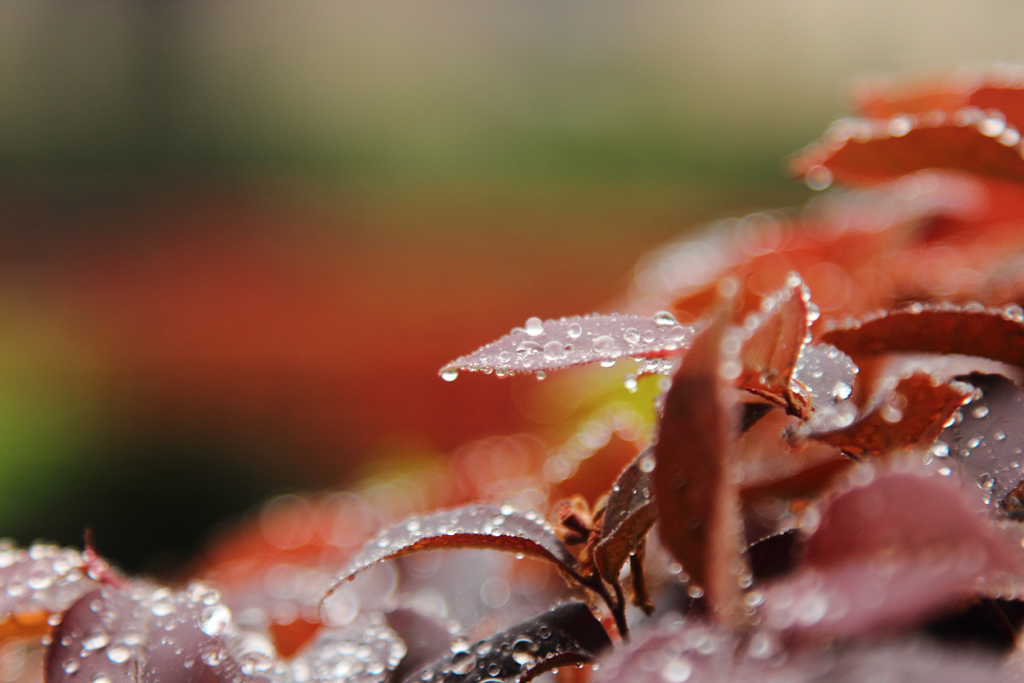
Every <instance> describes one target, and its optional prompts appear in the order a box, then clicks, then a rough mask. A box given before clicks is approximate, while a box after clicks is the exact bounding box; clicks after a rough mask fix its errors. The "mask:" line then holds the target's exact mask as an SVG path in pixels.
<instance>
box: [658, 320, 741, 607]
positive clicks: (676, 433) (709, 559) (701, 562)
mask: <svg viewBox="0 0 1024 683" xmlns="http://www.w3.org/2000/svg"><path fill="white" fill-rule="evenodd" d="M727 310H728V306H727V305H725V306H722V307H721V308H720V312H719V315H718V316H717V318H716V319H715V321H714V322H713V323H712V324H711V326H710V327H708V328H707V329H706V330H704V331H703V332H702V333H701V334H699V335H698V336H697V338H696V339H695V340H694V342H693V345H692V346H691V348H690V351H689V352H688V353H687V354H686V356H685V357H684V358H683V361H682V364H681V365H680V367H679V370H677V371H676V374H675V377H674V378H673V380H672V387H671V388H670V389H669V391H668V394H667V395H666V397H665V404H664V410H663V414H662V418H661V422H660V425H659V433H658V441H657V443H656V444H655V446H654V457H655V462H656V465H655V468H654V472H653V476H652V478H653V481H654V495H655V499H656V504H657V507H658V520H659V525H658V528H659V530H660V532H661V538H662V541H663V542H664V543H665V546H666V547H667V548H668V550H669V552H670V553H671V554H672V555H673V556H674V557H675V558H676V559H677V560H678V561H679V563H680V564H682V565H683V569H684V571H686V573H687V574H689V576H690V577H691V578H692V579H693V581H694V583H696V584H697V585H698V586H700V587H701V588H702V589H703V590H704V596H705V600H706V602H707V604H708V605H709V607H710V608H711V616H712V617H713V618H715V619H717V620H720V621H723V622H725V623H732V622H735V621H737V620H738V619H740V618H741V614H742V612H743V609H744V608H743V607H742V604H741V596H740V590H739V578H738V576H737V568H738V567H740V566H741V565H742V561H741V559H740V544H741V528H740V520H739V515H738V510H739V501H738V496H739V493H738V490H737V483H736V480H735V476H734V474H735V473H734V472H733V469H734V467H735V462H734V460H735V454H734V453H733V452H732V449H733V448H734V440H735V438H736V436H737V434H738V431H739V415H738V410H737V404H736V398H735V395H734V393H733V392H731V391H730V389H731V388H732V386H733V383H734V382H735V380H736V379H737V378H738V377H739V374H740V363H739V350H740V344H739V336H738V330H736V329H735V328H731V327H730V326H729V325H728V314H727Z"/></svg>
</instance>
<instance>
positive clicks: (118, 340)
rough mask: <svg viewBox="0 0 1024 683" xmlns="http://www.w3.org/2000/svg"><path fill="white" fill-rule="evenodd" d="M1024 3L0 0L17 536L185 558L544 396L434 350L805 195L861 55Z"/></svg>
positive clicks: (1, 464)
mask: <svg viewBox="0 0 1024 683" xmlns="http://www.w3.org/2000/svg"><path fill="white" fill-rule="evenodd" d="M1021 25H1024V7H1022V6H1019V5H1018V4H1016V3H1011V2H998V1H995V0H990V1H988V2H975V3H962V2H959V3H954V2H950V1H949V0H940V1H939V2H934V3H930V4H928V5H924V4H922V3H892V2H888V1H882V0H868V1H860V2H838V3H823V2H815V1H811V0H801V1H797V0H788V1H779V2H770V3H767V2H763V1H762V0H756V1H755V0H748V1H729V2H717V1H716V2H712V1H711V0H691V1H681V0H672V1H667V0H665V1H661V0H655V1H652V0H639V1H637V2H630V3H622V2H611V1H608V0H588V1H587V2H566V1H560V0H516V1H514V2H509V1H501V2H498V1H497V0H451V1H443V2H442V1H440V0H421V1H418V2H412V1H409V2H405V1H396V0H373V1H372V2H370V1H367V2H352V3H349V2H334V1H328V0H313V1H311V2H300V3H282V2H266V1H250V2H240V1H236V0H204V1H202V2H173V1H165V2H160V1H153V2H123V1H121V2H114V1H104V0H97V1H93V2H81V3H69V2H58V1H52V0H25V1H8V0H3V2H0V535H11V536H14V537H16V538H17V539H18V540H19V541H20V542H22V543H25V542H28V541H31V540H32V539H33V538H36V537H45V538H48V539H55V540H58V541H60V542H62V543H68V544H74V545H80V543H81V537H82V531H83V529H84V527H85V526H87V525H92V526H93V527H94V528H95V530H96V537H97V542H98V544H99V547H100V550H101V551H102V552H104V553H105V554H107V555H108V556H110V557H112V558H113V559H114V560H116V561H118V562H121V563H123V564H124V565H125V566H126V567H128V568H130V569H133V570H137V569H146V570H149V571H153V572H157V573H170V572H173V571H174V570H175V569H176V568H177V567H179V566H180V564H181V562H183V561H184V560H185V559H187V558H188V557H189V556H190V555H191V554H193V553H194V552H195V551H196V548H197V547H198V544H200V543H201V541H202V539H203V538H204V537H205V535H206V533H207V532H208V530H209V529H210V527H211V525H213V524H215V523H217V522H218V521H219V520H223V519H227V518H230V516H231V515H236V514H239V513H241V512H243V511H245V510H246V509H247V508H248V507H249V506H251V505H253V504H254V503H256V502H258V501H260V500H262V499H263V498H265V497H266V496H268V495H270V494H272V493H275V492H281V491H288V490H309V489H318V488H326V487H332V486H337V485H342V484H343V483H345V482H347V481H351V480H352V479H353V477H355V476H357V474H358V473H360V472H366V471H367V470H368V469H372V468H373V467H375V466H379V463H381V462H384V461H387V460H388V459H390V458H393V457H399V458H409V457H414V456H417V455H427V456H429V455H431V454H435V455H436V454H443V453H445V452H447V451H449V450H450V449H452V448H454V447H456V446H458V445H459V444H461V443H464V442H466V441H468V440H470V439H473V438H478V437H481V436H484V435H487V434H496V433H508V432H511V431H515V430H520V429H529V428H531V427H532V426H534V425H535V423H536V419H537V416H536V415H532V414H530V411H528V410H527V411H524V410H523V409H522V406H523V405H524V402H523V398H522V396H523V393H524V392H527V391H529V389H528V388H526V387H525V386H524V385H523V384H522V383H517V382H497V381H495V380H494V379H493V378H485V377H468V378H464V379H463V378H460V380H459V381H458V382H456V383H454V384H451V385H449V384H446V383H443V382H441V381H440V380H439V379H438V378H437V377H436V370H437V368H439V367H440V366H441V365H442V364H443V363H444V362H446V361H447V360H450V359H451V358H453V357H455V356H457V355H461V354H463V353H466V352H468V351H470V350H472V349H474V348H476V347H477V346H479V345H480V344H482V343H485V342H487V341H490V340H492V339H494V338H496V337H497V336H499V335H501V334H502V333H504V332H506V331H507V330H508V329H509V328H511V327H512V326H514V325H518V324H522V322H523V320H525V318H526V317H528V316H531V315H539V316H541V317H552V316H560V315H569V314H574V313H582V312H588V311H591V310H607V309H608V307H609V306H610V305H612V303H611V302H614V301H615V299H616V297H618V296H620V295H621V294H622V293H623V292H624V290H625V287H626V284H627V283H628V281H629V277H630V272H631V267H632V265H633V264H634V263H635V262H636V260H637V259H638V258H639V257H640V256H641V255H642V254H643V253H645V252H646V251H647V250H649V249H651V248H652V247H654V246H656V245H657V244H658V243H660V242H662V241H664V240H666V239H668V238H670V237H672V236H674V235H675V234H677V233H679V232H681V231H683V230H685V229H686V228H688V227H689V226H692V225H694V224H696V223H699V222H701V221H704V220H707V219H709V218H712V217H716V216H721V215H724V214H738V213H742V212H745V211H749V210H754V209H760V208H766V207H775V206H787V205H798V204H800V203H801V202H803V201H804V200H805V198H806V196H807V194H808V191H807V190H805V189H804V188H803V187H802V185H800V184H799V183H796V182H794V181H792V180H790V179H788V178H786V177H785V174H784V172H783V160H784V158H785V156H786V155H787V154H789V153H791V152H793V151H795V150H796V149H798V148H800V147H801V146H803V145H804V144H806V143H807V142H809V141H811V140H812V139H814V138H815V137H816V136H817V135H818V134H819V133H820V132H821V131H822V130H824V128H825V126H826V125H827V124H828V123H829V121H830V120H831V119H833V118H834V117H836V116H839V115H842V114H843V113H844V111H845V104H844V98H843V93H844V89H845V87H846V86H847V85H848V83H849V82H850V80H851V79H852V78H854V77H856V76H860V75H864V74H872V73H885V72H893V71H899V72H914V73H920V72H926V73H932V72H935V71H937V70H941V69H943V68H945V67H949V66H954V65H957V64H961V63H979V62H989V61H1019V60H1021V59H1024V43H1021V41H1020V38H1019V26H1021Z"/></svg>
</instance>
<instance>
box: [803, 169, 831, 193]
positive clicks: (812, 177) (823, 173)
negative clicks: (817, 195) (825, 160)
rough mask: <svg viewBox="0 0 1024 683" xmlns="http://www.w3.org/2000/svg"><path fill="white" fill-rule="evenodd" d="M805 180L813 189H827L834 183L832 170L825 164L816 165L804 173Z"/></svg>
mask: <svg viewBox="0 0 1024 683" xmlns="http://www.w3.org/2000/svg"><path fill="white" fill-rule="evenodd" d="M804 182H805V183H807V187H809V188H811V189H812V190H825V189H828V187H829V186H830V185H832V171H830V170H828V169H827V168H825V167H824V166H815V167H814V168H812V169H810V170H808V171H807V173H806V174H805V175H804Z"/></svg>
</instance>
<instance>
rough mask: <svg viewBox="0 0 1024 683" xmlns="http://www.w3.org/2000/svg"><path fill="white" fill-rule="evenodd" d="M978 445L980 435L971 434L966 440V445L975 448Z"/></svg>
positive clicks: (979, 443)
mask: <svg viewBox="0 0 1024 683" xmlns="http://www.w3.org/2000/svg"><path fill="white" fill-rule="evenodd" d="M980 445H981V437H980V436H972V437H971V438H970V439H968V440H967V447H968V448H977V447H978V446H980Z"/></svg>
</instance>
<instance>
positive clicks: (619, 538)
mask: <svg viewBox="0 0 1024 683" xmlns="http://www.w3.org/2000/svg"><path fill="white" fill-rule="evenodd" d="M653 469H654V456H653V455H652V454H651V453H650V452H646V451H645V452H644V453H641V454H640V456H639V457H638V458H637V459H636V460H634V461H633V462H632V463H630V465H629V466H628V467H627V468H626V469H625V470H624V471H623V472H622V474H620V475H619V478H618V479H617V480H616V481H615V485H614V486H612V490H611V493H610V494H609V495H608V504H607V506H606V507H605V510H604V516H603V517H602V519H601V537H600V539H599V540H598V542H597V544H596V545H595V546H594V554H593V557H594V564H595V565H596V567H597V570H598V572H600V574H601V576H602V577H603V578H604V580H605V581H607V582H608V583H612V584H614V583H617V582H618V580H619V571H620V570H621V569H622V565H624V564H625V563H626V560H628V559H629V556H630V555H632V554H633V553H634V552H636V550H637V548H638V547H639V546H640V545H641V544H642V543H643V541H644V537H645V536H646V535H647V532H648V531H650V530H651V527H652V526H654V522H655V521H657V518H658V511H657V509H656V508H655V505H654V496H653V491H652V488H653V487H652V483H651V475H650V472H651V471H652V470H653Z"/></svg>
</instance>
